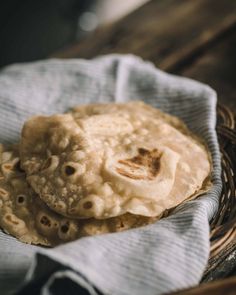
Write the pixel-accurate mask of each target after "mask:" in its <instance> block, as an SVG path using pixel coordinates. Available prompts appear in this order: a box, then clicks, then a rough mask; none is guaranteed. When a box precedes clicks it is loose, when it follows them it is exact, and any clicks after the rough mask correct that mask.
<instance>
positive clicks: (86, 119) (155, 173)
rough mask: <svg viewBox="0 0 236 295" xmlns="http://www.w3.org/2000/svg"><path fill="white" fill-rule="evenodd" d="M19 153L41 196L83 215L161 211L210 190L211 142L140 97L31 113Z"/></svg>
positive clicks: (65, 211)
mask: <svg viewBox="0 0 236 295" xmlns="http://www.w3.org/2000/svg"><path fill="white" fill-rule="evenodd" d="M20 151H21V160H22V168H23V169H24V170H25V171H26V174H27V180H28V181H29V183H30V184H31V186H32V188H33V189H34V190H35V192H37V193H38V194H39V196H40V198H41V199H42V200H43V201H44V202H45V203H47V205H48V206H49V207H50V208H51V209H52V210H54V211H56V212H58V213H60V214H63V215H64V216H68V217H73V218H81V219H82V218H91V217H93V218H96V219H104V218H110V217H114V216H119V215H123V214H125V213H131V214H137V215H142V216H149V217H154V216H158V215H160V214H162V213H163V212H164V211H165V210H166V209H170V208H173V207H175V206H177V205H178V204H180V203H182V202H183V201H185V200H186V199H188V198H190V197H191V198H194V196H197V195H198V192H199V190H200V189H201V192H202V191H204V188H203V187H202V186H203V183H204V181H206V179H208V178H209V175H210V171H211V163H210V158H209V153H208V151H207V149H206V147H205V146H204V145H203V144H202V142H201V141H200V140H198V139H197V138H196V137H195V136H193V135H191V133H190V131H189V130H188V129H187V127H186V126H185V125H184V124H183V122H181V121H180V120H179V119H177V118H175V117H172V116H170V115H167V114H164V113H162V112H161V111H159V110H157V109H155V108H152V107H150V106H148V105H146V104H144V103H142V102H130V103H125V104H114V103H113V104H112V103H111V104H95V105H85V106H79V107H77V108H75V109H73V110H72V111H71V112H70V113H68V114H64V115H54V116H49V117H45V116H37V117H33V118H31V119H30V120H28V121H27V122H26V123H25V125H24V128H23V131H22V140H21V146H20ZM208 187H209V186H207V188H208Z"/></svg>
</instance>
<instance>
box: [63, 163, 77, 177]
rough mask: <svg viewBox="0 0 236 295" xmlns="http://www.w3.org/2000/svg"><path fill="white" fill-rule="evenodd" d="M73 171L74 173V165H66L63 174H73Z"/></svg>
mask: <svg viewBox="0 0 236 295" xmlns="http://www.w3.org/2000/svg"><path fill="white" fill-rule="evenodd" d="M74 173H75V168H74V167H72V166H69V165H67V166H66V167H65V174H66V175H68V176H71V175H73V174H74Z"/></svg>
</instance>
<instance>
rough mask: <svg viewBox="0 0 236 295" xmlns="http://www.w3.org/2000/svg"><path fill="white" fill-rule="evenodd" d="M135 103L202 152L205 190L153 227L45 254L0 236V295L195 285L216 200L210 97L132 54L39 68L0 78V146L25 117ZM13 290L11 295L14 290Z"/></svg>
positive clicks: (9, 71) (6, 72)
mask: <svg viewBox="0 0 236 295" xmlns="http://www.w3.org/2000/svg"><path fill="white" fill-rule="evenodd" d="M131 100H143V101H145V102H146V103H148V104H150V105H152V106H154V107H158V108H160V109H161V110H163V111H164V112H168V113H170V114H172V115H175V116H178V117H179V118H181V119H182V120H183V121H184V122H185V123H186V124H187V126H188V127H189V128H190V129H191V130H192V131H193V132H195V133H196V134H198V135H199V136H201V137H202V138H203V139H204V140H205V142H206V143H207V144H208V146H209V149H210V152H211V155H212V159H213V168H214V169H213V175H212V181H213V187H212V189H211V190H210V191H209V192H208V193H207V194H205V195H204V196H202V197H200V198H198V199H196V200H194V201H190V202H188V203H186V204H183V205H181V206H180V207H178V208H177V209H176V210H175V212H174V214H172V215H171V216H169V217H167V218H164V219H162V220H160V221H158V222H156V223H155V224H152V225H148V226H146V227H143V228H138V229H132V230H128V231H125V232H122V233H113V234H105V235H101V236H94V237H86V238H82V239H80V240H77V241H74V242H71V243H67V244H64V245H62V246H59V247H56V248H54V249H46V248H42V247H36V246H31V245H26V244H22V243H21V242H18V241H17V240H16V239H14V238H12V237H10V236H8V235H6V234H5V233H3V232H0V290H1V294H11V293H12V292H13V291H14V292H16V290H18V294H32V290H34V294H36V293H35V288H36V286H37V288H38V289H40V291H39V293H40V294H99V293H102V294H113V295H128V294H136V295H139V294H140V295H143V294H146V295H154V294H155V295H158V294H163V293H167V292H170V291H173V290H176V289H180V288H186V287H190V286H193V285H195V284H197V283H198V282H199V280H200V279H201V276H202V274H203V271H204V268H205V266H206V264H207V260H208V256H209V220H210V219H211V218H212V216H213V215H214V213H215V212H216V210H217V206H218V198H219V195H220V192H221V165H220V153H219V146H218V142H217V137H216V132H215V124H216V93H215V92H214V90H212V89H211V88H210V87H208V86H206V85H204V84H201V83H199V82H196V81H193V80H190V79H186V78H182V77H177V76H174V75H170V74H167V73H165V72H163V71H161V70H158V69H157V68H155V66H154V65H153V64H151V63H149V62H144V61H143V60H141V59H140V58H138V57H135V56H132V55H108V56H102V57H98V58H95V59H93V60H82V59H71V60H56V59H52V60H45V61H39V62H33V63H26V64H16V65H12V66H9V67H6V68H4V69H2V70H1V71H0V141H1V142H2V143H12V142H17V141H18V140H19V136H20V131H21V128H22V125H23V123H24V121H25V120H26V119H28V118H29V117H30V116H32V115H35V114H48V115H49V114H54V113H58V112H65V111H67V110H68V109H69V108H70V107H72V106H75V105H78V104H82V103H83V104H85V103H92V102H126V101H131ZM19 290H21V291H19Z"/></svg>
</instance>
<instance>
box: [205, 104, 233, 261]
mask: <svg viewBox="0 0 236 295" xmlns="http://www.w3.org/2000/svg"><path fill="white" fill-rule="evenodd" d="M216 130H217V135H218V140H219V144H220V150H221V156H222V159H221V163H222V181H223V190H222V193H221V197H220V204H219V210H218V212H217V214H216V215H215V217H214V218H213V220H212V221H211V237H210V239H211V257H214V256H216V255H217V254H219V253H220V251H221V250H223V249H224V248H225V247H226V246H227V245H228V244H229V243H230V242H232V240H233V239H234V238H235V237H236V206H235V203H236V193H235V189H236V178H235V177H236V128H235V116H234V114H233V113H232V112H231V111H230V110H229V109H228V108H226V107H225V106H222V105H218V108H217V129H216Z"/></svg>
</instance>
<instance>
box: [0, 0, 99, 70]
mask: <svg viewBox="0 0 236 295" xmlns="http://www.w3.org/2000/svg"><path fill="white" fill-rule="evenodd" d="M94 6H95V1H93V0H38V1H37V0H5V1H1V6H0V67H2V66H4V65H7V64H10V63H14V62H25V61H32V60H36V59H42V58H45V57H47V56H48V55H50V54H51V53H52V52H54V51H56V50H57V49H59V48H60V49H61V48H63V47H65V46H66V45H68V44H70V43H73V42H74V41H77V40H79V39H80V38H82V37H83V36H84V35H85V34H86V33H85V32H84V31H83V30H82V29H81V28H80V27H79V26H78V19H79V16H80V15H82V14H83V13H84V12H86V11H91V10H93V9H94Z"/></svg>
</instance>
